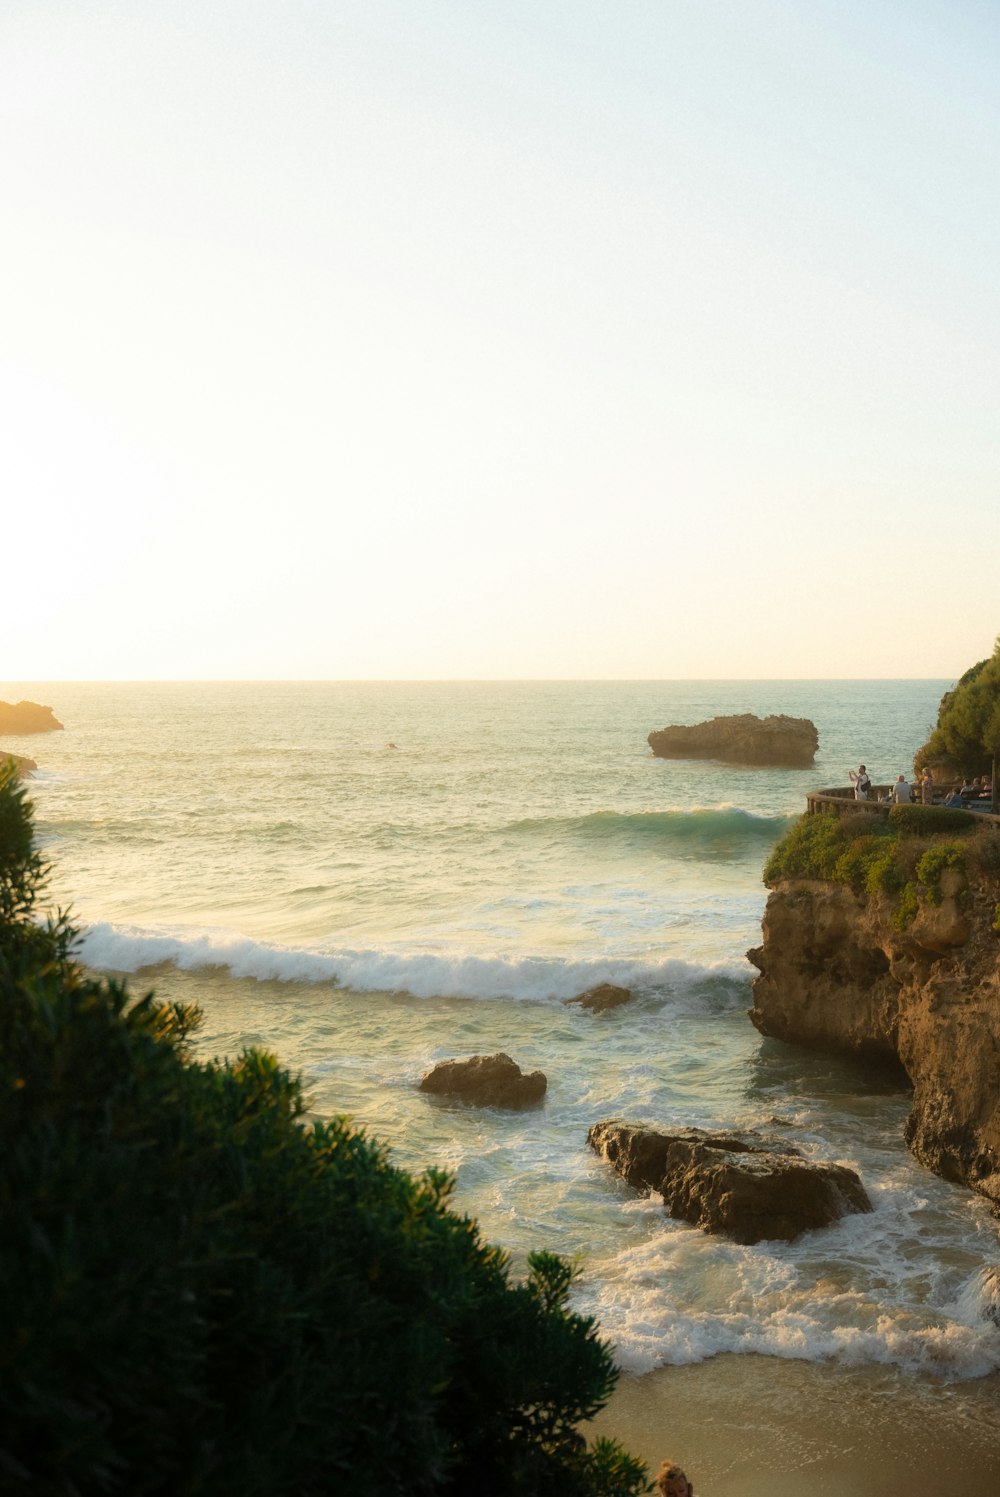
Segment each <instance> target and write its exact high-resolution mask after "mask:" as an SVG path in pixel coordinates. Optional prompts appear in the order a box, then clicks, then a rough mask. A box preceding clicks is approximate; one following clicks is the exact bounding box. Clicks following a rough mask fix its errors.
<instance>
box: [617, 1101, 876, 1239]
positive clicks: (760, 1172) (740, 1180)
mask: <svg viewBox="0 0 1000 1497" xmlns="http://www.w3.org/2000/svg"><path fill="white" fill-rule="evenodd" d="M587 1142H588V1143H589V1144H590V1146H591V1148H593V1149H596V1151H597V1152H598V1154H600V1155H601V1157H602V1158H603V1159H606V1160H607V1161H608V1163H609V1164H611V1165H613V1166H614V1168H615V1169H616V1170H617V1171H618V1173H619V1174H620V1175H621V1176H622V1177H623V1178H624V1179H625V1180H627V1181H628V1183H629V1184H630V1185H634V1186H636V1187H637V1188H638V1189H649V1190H656V1191H659V1193H660V1194H661V1195H662V1196H663V1201H664V1205H665V1206H666V1208H667V1210H668V1212H669V1213H670V1215H671V1216H676V1217H679V1218H680V1219H681V1220H682V1221H687V1222H692V1223H693V1224H694V1225H695V1226H699V1227H702V1228H703V1229H704V1230H705V1231H706V1232H721V1233H724V1234H725V1235H726V1236H728V1237H731V1238H733V1240H734V1241H736V1242H742V1243H752V1242H762V1241H769V1240H772V1239H778V1240H780V1241H783V1242H791V1240H792V1239H793V1238H795V1237H798V1235H799V1233H800V1232H807V1231H809V1230H810V1229H811V1228H814V1227H826V1226H829V1225H830V1223H831V1222H835V1221H837V1220H839V1218H840V1217H842V1216H848V1215H850V1214H851V1213H853V1212H858V1211H870V1210H871V1209H872V1206H871V1201H870V1200H869V1199H868V1195H867V1193H866V1191H865V1188H864V1186H863V1185H862V1184H861V1181H860V1179H859V1178H858V1176H857V1175H856V1174H855V1172H854V1170H851V1169H848V1168H847V1167H846V1165H842V1164H814V1163H812V1162H810V1161H809V1160H807V1159H804V1158H803V1157H802V1155H801V1154H800V1152H799V1150H798V1149H796V1148H794V1147H793V1146H792V1145H791V1144H788V1143H784V1142H783V1141H782V1140H780V1139H773V1138H765V1137H763V1136H762V1135H758V1134H755V1133H724V1132H720V1133H714V1132H708V1131H706V1130H704V1129H702V1128H685V1129H682V1130H680V1131H678V1132H676V1133H661V1132H659V1131H658V1130H656V1129H653V1128H647V1127H644V1126H642V1125H638V1124H634V1123H626V1122H622V1121H621V1120H620V1119H617V1118H612V1119H609V1120H608V1121H606V1122H603V1123H595V1124H594V1126H593V1127H592V1128H591V1130H590V1132H589V1133H588V1134H587Z"/></svg>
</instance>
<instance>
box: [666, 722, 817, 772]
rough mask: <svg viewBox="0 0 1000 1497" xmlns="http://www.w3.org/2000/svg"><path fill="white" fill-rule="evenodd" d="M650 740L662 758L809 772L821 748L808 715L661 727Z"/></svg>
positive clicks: (814, 727)
mask: <svg viewBox="0 0 1000 1497" xmlns="http://www.w3.org/2000/svg"><path fill="white" fill-rule="evenodd" d="M647 742H648V744H649V746H650V748H651V749H652V750H653V753H654V754H655V755H656V757H657V758H658V759H721V760H722V761H723V763H725V764H750V765H754V766H761V765H785V766H790V767H792V768H808V766H809V765H810V764H812V762H813V758H814V756H815V753H816V750H817V748H818V747H819V734H818V733H817V732H816V725H815V723H813V722H811V721H810V719H809V718H808V717H786V716H784V714H780V715H777V716H776V715H773V714H772V716H770V717H756V716H755V715H754V714H753V713H752V712H743V713H737V714H735V715H733V716H730V717H713V718H711V719H710V720H709V721H708V722H703V723H695V724H694V725H693V726H690V727H683V726H680V725H676V724H675V725H674V726H672V727H669V728H660V729H659V730H657V731H654V732H652V733H650V734H649V737H648V739H647Z"/></svg>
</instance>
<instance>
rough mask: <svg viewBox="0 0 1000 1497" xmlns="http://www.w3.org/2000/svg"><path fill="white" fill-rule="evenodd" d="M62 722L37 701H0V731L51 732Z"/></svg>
mask: <svg viewBox="0 0 1000 1497" xmlns="http://www.w3.org/2000/svg"><path fill="white" fill-rule="evenodd" d="M57 728H62V723H61V722H59V721H58V719H57V718H56V717H55V716H54V715H53V712H52V708H51V707H42V706H40V705H39V704H38V702H15V703H11V702H0V733H53V732H55V730H56V729H57Z"/></svg>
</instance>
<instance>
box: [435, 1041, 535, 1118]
mask: <svg viewBox="0 0 1000 1497" xmlns="http://www.w3.org/2000/svg"><path fill="white" fill-rule="evenodd" d="M547 1085H548V1082H547V1080H546V1078H545V1073H544V1072H543V1071H530V1072H524V1071H522V1070H521V1067H520V1066H519V1065H518V1064H517V1063H516V1062H515V1061H513V1060H511V1058H510V1056H509V1055H504V1054H503V1053H502V1052H500V1053H499V1054H497V1055H472V1056H470V1057H469V1059H468V1060H441V1061H438V1063H437V1065H436V1066H434V1067H432V1069H431V1070H429V1071H428V1072H427V1074H426V1075H425V1076H424V1077H423V1079H422V1080H421V1082H420V1090H421V1091H422V1092H434V1093H436V1094H437V1095H439V1096H451V1097H459V1098H461V1100H462V1101H464V1102H473V1103H475V1104H476V1106H477V1107H534V1106H535V1105H536V1104H537V1103H539V1102H541V1100H542V1098H543V1097H544V1096H545V1088H546V1086H547Z"/></svg>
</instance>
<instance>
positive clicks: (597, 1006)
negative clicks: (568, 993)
mask: <svg viewBox="0 0 1000 1497" xmlns="http://www.w3.org/2000/svg"><path fill="white" fill-rule="evenodd" d="M631 1001H632V993H631V991H630V990H629V989H628V988H619V987H616V986H615V984H614V983H613V982H600V983H598V984H597V986H596V988H588V989H587V991H586V992H585V993H581V994H580V996H579V997H578V998H567V999H566V1002H567V1003H578V1004H579V1005H580V1007H581V1008H589V1009H590V1011H591V1013H593V1014H603V1013H604V1012H605V1011H606V1010H607V1009H609V1008H620V1007H621V1005H622V1004H623V1003H631Z"/></svg>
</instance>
